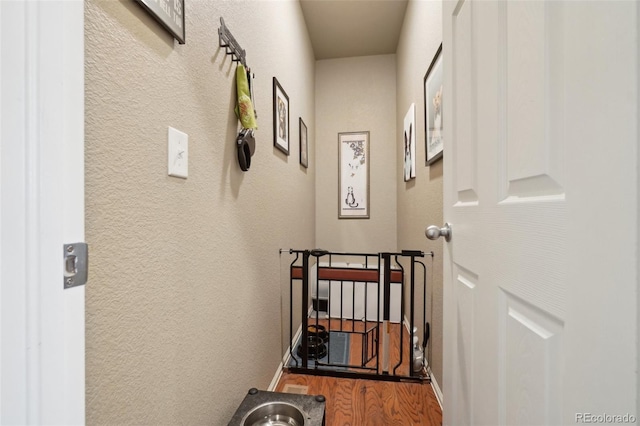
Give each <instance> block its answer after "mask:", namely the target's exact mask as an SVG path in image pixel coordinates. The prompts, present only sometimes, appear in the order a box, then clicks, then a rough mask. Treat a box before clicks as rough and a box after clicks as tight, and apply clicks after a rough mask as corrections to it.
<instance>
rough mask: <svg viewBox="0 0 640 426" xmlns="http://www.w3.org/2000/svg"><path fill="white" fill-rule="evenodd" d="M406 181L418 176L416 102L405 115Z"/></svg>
mask: <svg viewBox="0 0 640 426" xmlns="http://www.w3.org/2000/svg"><path fill="white" fill-rule="evenodd" d="M403 140H404V145H403V146H404V181H405V182H407V181H409V180H411V179H414V178H415V177H416V104H411V106H410V107H409V111H407V114H406V115H405V116H404V131H403Z"/></svg>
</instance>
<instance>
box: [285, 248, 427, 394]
mask: <svg viewBox="0 0 640 426" xmlns="http://www.w3.org/2000/svg"><path fill="white" fill-rule="evenodd" d="M289 253H290V254H292V255H295V259H293V261H292V262H291V264H290V266H289V278H290V279H289V306H290V308H289V348H288V352H289V353H288V355H289V356H288V358H289V361H288V362H287V363H286V365H285V367H286V368H287V369H288V371H289V372H292V373H301V374H316V375H327V376H334V377H351V378H367V379H377V380H390V381H429V380H430V376H429V373H428V371H427V369H426V368H424V367H423V364H422V360H423V359H424V358H423V354H424V353H425V348H426V346H427V342H428V340H429V323H428V322H427V320H426V311H427V309H426V308H427V307H426V303H427V302H426V300H427V267H426V265H425V264H424V263H423V262H422V260H420V259H421V258H424V257H425V253H424V252H421V251H409V250H403V251H402V252H400V253H387V252H384V253H375V254H372V253H337V252H328V251H326V250H319V249H315V250H293V249H292V250H289ZM426 256H431V257H433V252H429V253H426ZM403 264H404V266H403ZM416 266H419V267H421V269H422V274H421V275H422V277H423V280H422V281H423V286H422V294H423V297H422V303H421V305H422V306H421V308H422V326H424V332H423V333H422V343H421V344H420V343H419V342H416V340H418V339H417V338H416V337H413V335H415V334H417V333H415V331H416V328H415V327H414V326H415V324H414V318H415V316H416V314H418V315H419V314H420V312H416V303H415V302H416V301H415V289H416V285H415V280H416V272H417V271H416ZM405 267H406V268H407V269H408V270H409V280H408V285H409V286H410V288H409V295H408V299H409V312H408V314H409V315H408V318H406V317H405ZM300 285H301V297H300V299H301V302H302V303H301V304H300V305H298V306H296V304H295V303H294V289H296V288H298V287H297V286H300ZM298 292H299V291H298ZM297 309H300V311H299V312H300V315H301V326H300V328H299V329H298V330H297V332H296V333H295V334H294V310H297ZM403 320H404V321H406V323H407V324H406V325H407V326H408V328H409V330H410V332H409V336H410V337H409V338H406V337H405V332H404V331H403V329H402V328H403ZM392 330H394V333H392V332H391V331H392ZM398 330H399V332H397V331H398ZM392 334H393V336H395V337H393V341H394V344H393V345H392V346H393V347H392V348H390V341H391V340H392ZM412 337H413V338H412ZM340 339H343V340H344V339H346V341H348V342H351V344H354V345H356V349H355V352H356V353H357V355H354V351H349V350H348V348H349V345H347V346H346V348H347V349H346V350H345V346H344V345H342V346H338V344H339V343H340ZM336 342H338V343H336ZM397 343H399V345H398V344H397ZM357 347H359V348H360V350H359V351H358V350H357ZM332 351H333V352H334V354H332ZM333 355H335V356H333ZM338 355H341V356H342V358H340V357H339V356H338ZM396 361H397V362H396ZM394 362H395V363H394Z"/></svg>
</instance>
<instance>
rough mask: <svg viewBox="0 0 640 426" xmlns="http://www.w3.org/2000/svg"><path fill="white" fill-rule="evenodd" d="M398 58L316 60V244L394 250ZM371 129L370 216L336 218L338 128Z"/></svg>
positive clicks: (331, 247) (329, 247) (339, 248)
mask: <svg viewBox="0 0 640 426" xmlns="http://www.w3.org/2000/svg"><path fill="white" fill-rule="evenodd" d="M395 61H396V57H395V55H379V56H364V57H354V58H345V59H327V60H322V61H317V62H316V164H317V172H316V185H317V186H316V243H317V245H318V247H322V248H324V249H327V250H332V251H349V252H374V253H375V252H379V251H385V250H396V180H397V176H396V167H397V166H396V162H395V158H396V152H395V145H394V143H395V138H396V136H395V133H396V123H395V116H396V65H395ZM355 131H369V132H370V136H369V140H370V147H369V150H370V151H369V155H370V167H371V168H370V219H338V133H339V132H355Z"/></svg>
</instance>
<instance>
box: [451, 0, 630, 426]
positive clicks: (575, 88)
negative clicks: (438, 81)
mask: <svg viewBox="0 0 640 426" xmlns="http://www.w3.org/2000/svg"><path fill="white" fill-rule="evenodd" d="M639 16H640V15H639V13H638V3H637V2H604V1H602V2H559V1H554V2H544V1H509V2H508V1H499V2H498V1H475V0H456V1H445V4H444V7H443V19H444V22H443V55H444V63H443V65H444V73H445V78H444V95H443V99H444V106H445V109H444V117H445V123H444V125H445V151H444V162H445V164H444V218H445V221H446V222H449V223H450V224H451V226H452V239H451V241H450V242H446V243H444V244H445V258H444V269H445V272H444V280H445V283H444V287H445V288H444V304H445V306H444V317H445V318H444V339H445V341H444V352H445V357H444V359H445V364H444V385H443V392H444V423H445V424H449V425H466V424H490V425H498V424H500V425H520V424H532V425H555V424H575V423H576V421H578V422H580V420H581V419H585V417H584V416H586V415H588V414H589V413H591V414H596V413H597V414H608V415H612V416H615V415H621V416H624V415H625V414H629V415H632V416H638V414H639V413H638V412H637V411H636V410H637V407H636V401H637V395H638V390H637V380H638V379H637V367H638V365H637V360H636V355H637V343H636V342H637V338H638V324H637V318H636V314H637V304H638V296H637V291H638V288H637V287H638V277H637V256H638V251H637V250H638V249H637V247H636V245H637V242H638V213H637V206H638V204H637V203H638V167H637V164H638V118H639V116H638V74H639V73H638V71H639V70H638V19H639V18H638V17H639ZM438 225H442V224H438ZM581 415H582V416H583V417H582V418H581V417H580V416H581Z"/></svg>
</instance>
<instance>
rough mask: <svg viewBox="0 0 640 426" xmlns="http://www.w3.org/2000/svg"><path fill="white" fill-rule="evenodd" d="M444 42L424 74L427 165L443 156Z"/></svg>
mask: <svg viewBox="0 0 640 426" xmlns="http://www.w3.org/2000/svg"><path fill="white" fill-rule="evenodd" d="M442 119H443V117H442V44H440V47H439V48H438V51H437V52H436V55H435V56H434V58H433V61H431V65H429V69H428V70H427V73H426V74H425V76H424V123H425V124H424V127H425V135H424V141H425V148H426V149H425V152H426V163H427V166H428V165H431V164H433V163H435V162H436V161H438V160H439V159H440V158H442V150H443V148H444V145H443V139H442Z"/></svg>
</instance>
